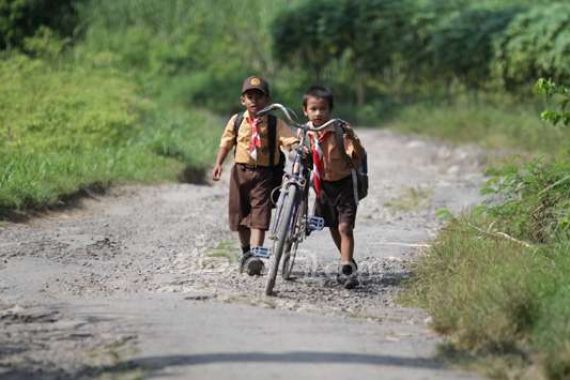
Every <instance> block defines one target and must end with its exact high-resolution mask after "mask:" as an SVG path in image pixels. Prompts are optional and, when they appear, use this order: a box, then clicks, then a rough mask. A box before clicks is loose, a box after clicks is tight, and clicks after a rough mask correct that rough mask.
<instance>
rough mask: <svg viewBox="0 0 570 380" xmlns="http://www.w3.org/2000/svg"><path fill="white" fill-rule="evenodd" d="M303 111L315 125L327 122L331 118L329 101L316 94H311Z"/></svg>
mask: <svg viewBox="0 0 570 380" xmlns="http://www.w3.org/2000/svg"><path fill="white" fill-rule="evenodd" d="M303 112H304V113H305V116H307V119H309V121H310V122H312V123H313V125H314V126H315V127H318V126H319V125H321V124H323V123H326V122H327V121H329V120H330V118H331V108H330V105H329V102H328V101H327V100H326V99H323V98H317V97H314V96H309V97H308V98H307V105H306V106H305V107H304V108H303Z"/></svg>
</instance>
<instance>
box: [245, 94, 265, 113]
mask: <svg viewBox="0 0 570 380" xmlns="http://www.w3.org/2000/svg"><path fill="white" fill-rule="evenodd" d="M268 104H269V96H267V95H265V94H264V93H263V92H261V91H259V90H247V91H246V92H244V93H243V95H242V96H241V105H242V106H244V107H245V108H246V109H247V112H248V113H249V114H250V115H251V116H255V115H257V112H258V111H260V110H261V109H262V108H264V107H265V106H267V105H268Z"/></svg>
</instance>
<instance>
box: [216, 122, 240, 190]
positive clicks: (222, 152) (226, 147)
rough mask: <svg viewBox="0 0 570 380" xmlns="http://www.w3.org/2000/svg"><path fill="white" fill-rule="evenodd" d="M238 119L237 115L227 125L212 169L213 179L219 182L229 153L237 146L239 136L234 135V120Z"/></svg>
mask: <svg viewBox="0 0 570 380" xmlns="http://www.w3.org/2000/svg"><path fill="white" fill-rule="evenodd" d="M236 117H237V115H234V116H233V117H231V118H230V120H229V121H228V123H227V124H226V128H225V129H224V133H223V134H222V138H221V139H220V149H219V150H218V154H217V155H216V162H215V164H214V168H213V169H212V179H213V180H214V181H218V180H219V179H220V178H221V176H222V171H223V169H222V165H223V164H224V161H225V160H226V157H227V156H228V153H229V152H230V151H231V150H232V148H233V146H234V145H235V142H236V139H237V136H235V133H234V120H235V118H236Z"/></svg>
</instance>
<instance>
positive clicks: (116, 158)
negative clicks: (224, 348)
mask: <svg viewBox="0 0 570 380" xmlns="http://www.w3.org/2000/svg"><path fill="white" fill-rule="evenodd" d="M0 81H1V82H2V83H3V85H2V87H0V109H2V110H3V112H1V113H0V126H1V128H0V168H1V169H0V213H2V212H4V211H6V210H9V209H26V208H31V207H41V206H45V205H50V204H54V203H56V202H57V201H58V200H59V199H60V198H61V197H62V196H64V195H66V194H72V193H74V192H77V191H79V190H80V189H82V188H85V187H87V186H89V185H91V184H93V183H99V184H103V185H106V184H108V183H110V182H117V181H119V182H120V181H127V180H130V181H157V180H167V179H169V180H173V179H175V178H176V177H177V175H178V174H179V173H181V172H182V171H183V169H184V168H185V167H203V166H204V165H205V162H209V161H211V160H212V159H213V154H214V147H215V145H216V144H215V142H214V135H215V138H216V139H217V138H219V135H218V133H217V130H216V129H214V128H211V127H210V126H211V125H213V124H214V123H219V121H218V120H217V119H216V120H213V119H212V118H209V117H206V116H205V115H203V114H200V113H197V112H189V111H186V110H180V111H177V112H176V114H175V115H174V114H173V111H168V110H167V109H166V107H164V108H161V107H158V106H157V105H155V104H154V103H152V102H150V101H149V100H147V99H143V98H142V97H140V96H139V95H138V87H137V86H136V84H134V83H133V82H132V81H130V80H129V79H128V78H127V77H125V76H124V75H122V74H119V73H117V72H116V71H114V70H113V69H109V68H99V69H94V68H92V67H90V66H89V65H87V64H80V62H67V63H65V64H57V65H54V64H52V63H50V62H47V61H45V60H42V59H31V58H28V57H26V56H23V55H13V56H12V57H10V58H9V59H5V60H4V61H3V62H2V65H0ZM143 116H144V117H143ZM196 141H201V142H202V143H201V144H198V146H199V148H196ZM173 152H176V154H174V153H173Z"/></svg>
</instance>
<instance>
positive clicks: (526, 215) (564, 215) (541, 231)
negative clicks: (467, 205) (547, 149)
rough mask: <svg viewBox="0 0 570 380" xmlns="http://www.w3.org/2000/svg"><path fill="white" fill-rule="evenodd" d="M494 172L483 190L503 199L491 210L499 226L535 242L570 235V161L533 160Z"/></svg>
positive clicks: (545, 241)
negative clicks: (521, 165)
mask: <svg viewBox="0 0 570 380" xmlns="http://www.w3.org/2000/svg"><path fill="white" fill-rule="evenodd" d="M491 174H493V176H492V177H491V179H490V180H489V181H488V182H487V184H486V186H485V187H484V188H483V191H484V193H485V194H495V195H497V196H498V198H499V199H500V200H501V202H500V204H498V205H493V206H490V207H489V208H488V209H487V212H488V214H489V215H490V216H492V217H493V219H494V220H495V221H496V225H497V227H498V228H499V229H501V230H502V231H505V232H507V233H509V234H512V235H513V236H515V237H518V238H520V239H525V240H529V241H531V242H535V243H547V242H553V241H557V240H560V239H568V238H570V162H568V161H565V160H560V161H553V162H546V163H545V162H543V161H541V160H533V161H531V162H529V163H527V164H525V165H524V166H523V167H519V166H518V165H507V166H504V167H502V168H501V169H494V171H492V172H491Z"/></svg>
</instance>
